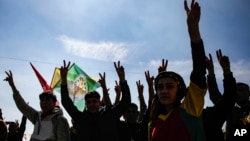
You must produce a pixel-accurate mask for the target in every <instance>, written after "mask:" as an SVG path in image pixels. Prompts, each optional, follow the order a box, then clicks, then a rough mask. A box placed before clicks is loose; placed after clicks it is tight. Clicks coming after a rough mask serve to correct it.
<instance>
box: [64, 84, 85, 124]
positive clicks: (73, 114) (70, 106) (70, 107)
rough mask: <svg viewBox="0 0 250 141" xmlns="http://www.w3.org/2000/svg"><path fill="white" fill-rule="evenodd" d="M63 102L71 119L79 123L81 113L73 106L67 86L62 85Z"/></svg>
mask: <svg viewBox="0 0 250 141" xmlns="http://www.w3.org/2000/svg"><path fill="white" fill-rule="evenodd" d="M61 101H62V105H63V107H64V108H65V110H66V111H67V112H68V113H69V115H70V116H71V118H72V119H73V120H74V121H75V122H77V123H79V120H80V117H81V112H80V111H78V109H77V108H76V106H75V105H74V104H73V102H72V100H71V99H70V97H69V91H68V87H67V85H61Z"/></svg>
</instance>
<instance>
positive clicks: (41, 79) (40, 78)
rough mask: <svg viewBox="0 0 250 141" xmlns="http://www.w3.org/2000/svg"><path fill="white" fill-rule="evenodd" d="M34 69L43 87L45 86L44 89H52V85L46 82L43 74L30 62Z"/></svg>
mask: <svg viewBox="0 0 250 141" xmlns="http://www.w3.org/2000/svg"><path fill="white" fill-rule="evenodd" d="M30 65H31V67H32V69H33V70H34V72H35V74H36V76H37V78H38V80H39V82H40V84H41V86H42V88H43V91H50V90H52V89H51V87H50V85H49V84H48V83H47V82H46V80H45V79H44V78H43V77H42V75H41V74H40V73H39V72H38V70H37V69H36V68H35V67H34V66H33V65H32V63H30Z"/></svg>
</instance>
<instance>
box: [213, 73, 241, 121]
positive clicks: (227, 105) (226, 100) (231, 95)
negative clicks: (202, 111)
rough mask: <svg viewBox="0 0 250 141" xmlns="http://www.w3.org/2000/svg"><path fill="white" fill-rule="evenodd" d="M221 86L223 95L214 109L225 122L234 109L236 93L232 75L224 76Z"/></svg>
mask: <svg viewBox="0 0 250 141" xmlns="http://www.w3.org/2000/svg"><path fill="white" fill-rule="evenodd" d="M223 86H224V94H223V96H222V97H221V100H220V101H219V102H218V103H217V105H216V109H218V111H219V112H218V113H220V115H221V116H222V117H223V120H226V117H227V116H228V115H229V114H231V111H232V109H233V107H234V103H235V99H236V93H237V87H236V80H235V78H234V77H233V74H232V73H230V74H227V75H224V80H223Z"/></svg>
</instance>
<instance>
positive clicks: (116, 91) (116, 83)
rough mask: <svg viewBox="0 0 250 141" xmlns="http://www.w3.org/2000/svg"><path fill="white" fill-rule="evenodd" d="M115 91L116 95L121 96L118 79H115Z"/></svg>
mask: <svg viewBox="0 0 250 141" xmlns="http://www.w3.org/2000/svg"><path fill="white" fill-rule="evenodd" d="M115 93H116V95H119V97H120V95H121V87H120V85H119V83H118V82H117V81H115Z"/></svg>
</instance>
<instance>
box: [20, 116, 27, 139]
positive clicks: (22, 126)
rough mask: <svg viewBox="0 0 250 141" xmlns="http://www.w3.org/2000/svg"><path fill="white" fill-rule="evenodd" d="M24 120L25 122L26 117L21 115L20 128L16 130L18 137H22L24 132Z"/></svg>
mask: <svg viewBox="0 0 250 141" xmlns="http://www.w3.org/2000/svg"><path fill="white" fill-rule="evenodd" d="M26 122H27V118H26V117H25V116H24V115H23V116H22V121H21V124H20V128H19V131H18V136H19V137H20V139H22V138H23V134H24V131H25V129H26Z"/></svg>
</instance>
